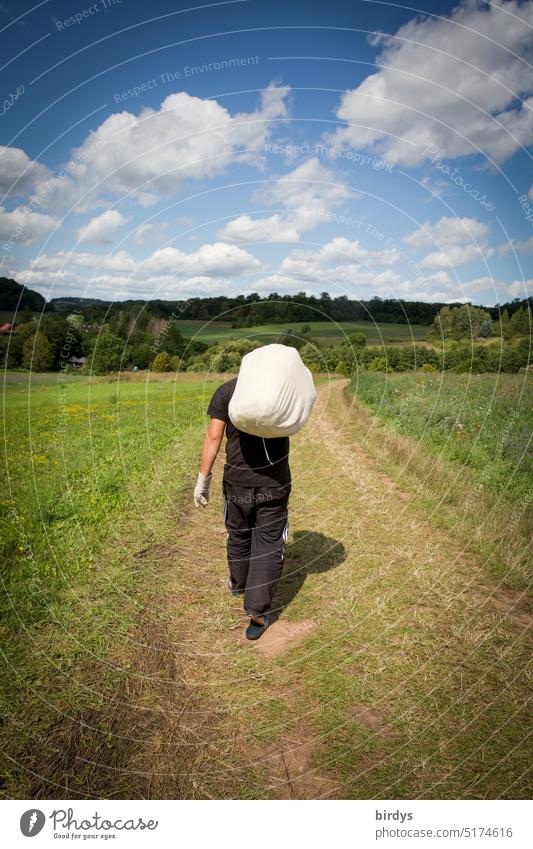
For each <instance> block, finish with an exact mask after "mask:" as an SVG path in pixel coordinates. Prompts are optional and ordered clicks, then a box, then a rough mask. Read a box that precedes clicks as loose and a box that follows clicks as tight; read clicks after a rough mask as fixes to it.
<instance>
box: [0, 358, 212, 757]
mask: <svg viewBox="0 0 533 849" xmlns="http://www.w3.org/2000/svg"><path fill="white" fill-rule="evenodd" d="M7 378H8V379H7V381H6V383H7V385H6V386H5V387H4V428H5V433H4V438H5V466H4V469H3V473H4V482H3V486H2V499H1V516H0V529H1V538H2V543H1V563H2V567H1V568H2V592H1V601H0V620H1V623H2V624H1V629H0V637H1V646H2V649H1V650H2V655H3V660H4V664H3V668H4V676H3V677H4V680H3V682H2V690H3V693H2V700H1V708H0V712H1V715H2V717H3V719H4V722H6V723H7V719H8V718H9V717H11V718H12V719H13V717H14V716H16V715H19V716H20V715H22V713H23V712H24V711H23V710H22V705H23V703H25V704H26V710H29V715H26V727H25V728H24V733H22V732H21V730H20V728H19V731H18V735H17V736H18V738H19V740H18V742H19V744H21V745H22V744H23V743H24V741H25V734H26V732H28V729H29V728H31V726H32V723H33V721H34V720H35V716H34V715H33V714H34V712H36V713H37V714H38V713H39V710H40V708H42V705H40V698H39V697H38V696H37V693H36V688H39V687H40V686H41V685H42V686H43V693H44V694H45V695H44V698H45V701H46V700H47V699H49V698H51V693H50V692H49V688H51V689H52V688H53V681H54V680H55V677H56V675H57V670H58V668H60V667H65V668H71V667H72V666H73V664H74V663H75V658H76V657H79V656H80V654H81V655H83V653H84V651H85V652H88V653H89V654H92V653H95V654H96V655H99V654H101V653H102V652H104V653H105V650H106V647H107V646H108V638H107V633H106V632H107V631H108V629H109V628H111V627H112V628H113V629H114V631H115V633H119V632H121V631H123V630H126V631H127V630H128V628H129V627H130V626H131V623H132V621H133V620H134V617H135V615H136V614H135V606H133V607H132V606H131V604H130V603H129V602H126V600H125V596H126V594H127V593H129V592H130V590H131V588H132V579H133V576H132V574H131V572H130V571H129V569H128V567H127V566H126V565H125V564H124V562H121V560H120V557H117V558H116V559H115V560H113V556H110V557H109V558H108V559H107V560H106V561H105V567H104V568H102V563H101V557H102V549H103V547H104V545H107V546H108V547H111V549H113V547H114V546H115V534H116V532H117V528H118V527H119V526H120V525H121V524H123V521H124V517H125V516H126V517H127V515H128V513H130V512H131V511H132V510H133V509H135V506H136V505H137V506H138V505H139V503H141V502H142V500H143V496H144V495H145V494H146V493H147V492H150V493H151V502H150V506H149V507H148V508H146V509H149V510H151V511H157V509H158V505H159V506H161V505H163V504H165V503H166V501H167V500H168V499H169V498H172V497H173V493H172V487H173V486H174V485H176V486H177V487H178V489H179V488H180V487H183V486H186V485H187V484H188V483H189V481H188V479H187V478H182V477H181V476H180V475H178V476H177V479H176V468H175V467H174V469H173V468H172V462H173V458H172V455H173V452H174V451H175V450H176V445H177V444H178V443H179V442H180V439H181V437H182V435H183V434H184V433H185V432H186V431H187V430H188V429H190V428H191V427H193V428H198V427H199V426H200V425H201V423H202V422H203V421H204V420H205V407H206V405H207V401H208V396H209V397H210V391H212V389H213V388H214V386H216V385H217V381H216V376H214V378H213V377H212V378H211V380H212V381H213V380H214V381H215V382H214V383H213V382H212V383H204V382H203V381H202V380H201V379H198V377H196V379H195V381H194V382H191V381H184V382H183V383H182V384H180V385H174V384H173V383H170V382H146V379H145V381H144V382H142V383H141V382H137V383H131V384H127V385H121V384H120V383H118V382H115V383H113V382H102V383H97V382H95V383H94V384H91V383H90V381H89V379H88V378H87V377H82V376H79V375H66V376H61V375H57V374H40V375H32V376H31V382H30V380H29V378H30V375H29V374H21V373H12V374H10V375H9V374H8V375H7ZM218 382H220V381H218ZM190 462H191V480H192V473H193V466H192V464H193V463H194V464H195V463H196V458H194V460H193V458H192V457H191V460H190ZM174 494H175V493H174ZM143 509H144V508H143ZM147 518H148V520H149V517H147ZM154 521H156V517H155V516H154ZM117 553H118V554H120V547H119V549H118V552H117ZM98 564H100V565H98ZM121 600H122V601H123V604H122V605H121V604H120V603H119V606H118V607H117V601H118V602H120V601H121ZM49 641H50V642H49ZM47 644H48V646H49V648H50V646H53V649H52V650H51V651H45V650H44V646H45V645H47ZM65 665H66V666H65ZM75 689H76V688H75ZM31 694H34V695H33V697H32V695H31ZM86 697H87V693H85V694H84V693H80V692H78V696H77V697H76V699H75V701H76V703H77V707H78V708H79V707H80V706H81V705H83V704H84V702H85V700H86ZM63 699H66V700H67V701H68V699H69V694H68V688H67V692H66V693H64V696H63ZM59 702H60V703H61V699H60V700H59ZM49 718H50V717H49ZM12 731H13V729H12ZM41 733H42V732H41Z"/></svg>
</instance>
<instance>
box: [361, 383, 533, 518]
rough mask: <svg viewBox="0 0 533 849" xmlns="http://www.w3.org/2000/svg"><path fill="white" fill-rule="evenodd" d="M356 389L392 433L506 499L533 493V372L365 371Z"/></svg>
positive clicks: (522, 498)
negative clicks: (460, 469) (466, 472)
mask: <svg viewBox="0 0 533 849" xmlns="http://www.w3.org/2000/svg"><path fill="white" fill-rule="evenodd" d="M351 391H352V392H354V393H355V394H356V396H357V398H358V400H359V401H362V402H363V403H364V404H365V405H366V406H367V407H368V408H369V409H370V410H371V411H372V412H373V413H374V414H375V415H376V416H378V417H379V418H382V419H384V420H385V421H387V422H388V423H390V424H391V425H392V427H393V428H394V430H395V431H396V432H397V433H399V434H403V435H405V436H409V437H411V438H413V439H415V440H416V441H417V442H420V443H421V444H422V445H423V446H424V448H425V449H427V450H428V451H429V452H431V453H432V454H433V455H434V456H438V457H441V458H443V459H445V460H449V461H451V462H452V463H458V464H460V465H462V466H464V467H466V468H467V469H468V470H469V472H470V474H471V475H472V478H473V479H474V480H475V481H479V482H480V483H481V484H483V485H484V486H485V487H487V488H488V489H492V490H493V491H495V492H497V493H498V495H499V496H501V497H502V498H504V499H506V500H508V501H511V502H514V503H524V502H529V503H531V500H532V498H533V428H532V426H531V414H532V411H533V376H531V375H526V374H452V373H449V372H444V373H442V374H438V375H437V374H423V373H422V372H417V373H415V372H405V373H400V374H389V375H386V374H380V373H370V372H365V371H363V372H360V373H359V374H358V376H357V378H355V380H354V381H353V383H352V386H351Z"/></svg>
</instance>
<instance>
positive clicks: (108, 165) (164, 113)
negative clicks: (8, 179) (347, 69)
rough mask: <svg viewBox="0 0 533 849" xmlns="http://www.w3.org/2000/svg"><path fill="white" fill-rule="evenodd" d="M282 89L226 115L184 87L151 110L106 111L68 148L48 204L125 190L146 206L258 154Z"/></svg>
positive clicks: (87, 203)
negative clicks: (246, 108) (248, 109)
mask: <svg viewBox="0 0 533 849" xmlns="http://www.w3.org/2000/svg"><path fill="white" fill-rule="evenodd" d="M287 93H288V89H287V88H283V87H278V86H275V85H271V86H269V87H268V88H267V89H266V90H264V91H263V92H262V95H261V104H260V106H259V107H258V109H256V110H255V111H254V112H249V113H238V114H235V115H233V116H232V115H231V114H230V113H229V111H228V110H227V109H226V108H225V107H224V106H221V105H220V104H219V103H217V101H216V100H202V99H201V98H199V97H192V96H191V95H189V94H187V93H186V92H184V91H181V92H176V93H175V94H170V95H169V96H168V97H167V98H165V100H164V101H163V102H162V104H161V107H160V108H159V109H151V108H145V109H143V110H142V111H141V113H140V114H139V115H135V114H133V113H132V112H127V111H123V112H117V113H114V114H112V115H110V116H109V117H108V118H106V120H105V121H103V123H102V124H100V126H99V127H97V128H96V130H94V131H93V132H91V133H90V135H89V136H88V137H87V139H86V140H85V141H84V143H83V144H82V145H81V146H80V147H79V148H77V149H76V150H74V151H72V158H71V161H70V163H67V165H66V166H65V170H66V172H67V176H66V178H65V179H63V180H62V181H61V182H60V183H59V184H58V185H57V186H56V187H55V188H54V189H53V190H52V192H50V199H51V202H53V203H57V204H59V203H60V204H61V205H66V204H72V203H74V202H77V201H79V202H80V205H79V206H78V210H84V209H90V208H94V207H95V206H102V205H105V203H106V198H109V197H110V196H118V197H122V196H125V195H127V194H130V193H131V194H133V195H134V196H135V197H136V198H137V200H138V201H139V202H140V203H141V204H143V205H151V204H153V203H155V202H157V201H158V200H159V199H160V198H161V197H163V196H169V195H172V194H173V193H174V192H175V191H176V190H177V189H179V188H180V187H181V185H182V184H183V182H184V181H186V180H188V179H194V180H200V179H204V178H209V177H214V176H216V175H217V174H220V173H222V172H223V171H224V170H225V169H226V168H227V167H228V165H230V164H231V163H233V162H237V161H239V162H243V161H258V160H262V151H261V149H262V147H263V146H264V143H265V141H266V140H267V139H268V137H269V134H270V132H271V127H272V123H271V122H272V121H273V120H274V119H278V118H284V117H285V116H286V115H287V107H286V104H285V99H286V96H287ZM258 151H259V153H258ZM82 196H84V197H82Z"/></svg>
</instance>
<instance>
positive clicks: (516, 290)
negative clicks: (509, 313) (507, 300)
mask: <svg viewBox="0 0 533 849" xmlns="http://www.w3.org/2000/svg"><path fill="white" fill-rule="evenodd" d="M508 289H509V295H510V296H511V297H512V298H527V297H529V295H533V277H530V278H529V280H515V281H514V282H513V283H511V284H510V285H509V287H508Z"/></svg>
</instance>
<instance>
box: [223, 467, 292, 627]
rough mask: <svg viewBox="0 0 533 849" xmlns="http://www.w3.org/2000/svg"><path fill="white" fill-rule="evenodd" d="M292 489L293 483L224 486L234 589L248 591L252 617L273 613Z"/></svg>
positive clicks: (247, 604)
mask: <svg viewBox="0 0 533 849" xmlns="http://www.w3.org/2000/svg"><path fill="white" fill-rule="evenodd" d="M290 490H291V487H290V484H288V485H287V486H283V487H278V488H269V487H262V486H261V487H257V486H255V487H242V486H235V485H232V484H229V483H227V482H226V481H224V483H223V491H224V524H225V525H226V530H227V534H228V539H227V548H228V564H229V571H230V576H231V579H232V583H233V587H234V589H244V590H245V592H244V609H245V611H246V613H247V614H248V616H260V615H261V614H263V613H266V612H267V611H268V610H270V605H271V601H272V596H273V595H274V590H275V588H276V584H277V582H278V580H279V578H280V576H281V572H282V570H283V560H284V557H285V543H286V542H287V536H288V532H289V522H288V502H289V494H290Z"/></svg>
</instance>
